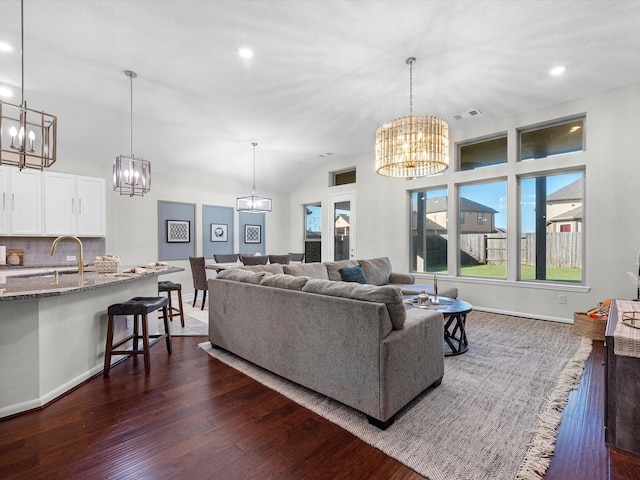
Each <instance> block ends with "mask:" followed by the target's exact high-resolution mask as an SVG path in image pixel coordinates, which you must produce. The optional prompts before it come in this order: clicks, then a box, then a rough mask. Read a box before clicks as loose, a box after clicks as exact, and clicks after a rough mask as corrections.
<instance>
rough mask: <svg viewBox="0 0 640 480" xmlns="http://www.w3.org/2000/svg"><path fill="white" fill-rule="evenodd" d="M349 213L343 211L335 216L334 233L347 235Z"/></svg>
mask: <svg viewBox="0 0 640 480" xmlns="http://www.w3.org/2000/svg"><path fill="white" fill-rule="evenodd" d="M349 227H350V223H349V215H345V214H343V213H341V214H339V215H338V216H336V224H335V234H336V236H337V235H345V236H349Z"/></svg>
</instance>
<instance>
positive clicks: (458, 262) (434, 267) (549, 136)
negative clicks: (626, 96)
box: [410, 114, 587, 289]
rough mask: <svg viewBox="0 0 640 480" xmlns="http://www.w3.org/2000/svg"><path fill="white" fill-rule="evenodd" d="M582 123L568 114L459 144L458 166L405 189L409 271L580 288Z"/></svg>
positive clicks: (584, 160) (583, 134)
mask: <svg viewBox="0 0 640 480" xmlns="http://www.w3.org/2000/svg"><path fill="white" fill-rule="evenodd" d="M585 127H586V117H585V116H584V115H583V114H576V115H573V116H571V117H565V118H563V119H557V120H552V121H549V122H545V123H544V124H542V123H539V124H536V125H529V126H524V127H523V128H516V129H515V130H512V129H510V130H509V131H508V132H507V133H505V132H496V133H495V134H493V135H490V136H484V137H482V138H481V139H480V138H476V139H472V140H468V141H467V140H465V141H464V142H462V143H459V144H458V145H457V148H456V149H455V152H456V154H457V156H458V158H456V163H455V165H456V166H457V167H458V168H457V169H456V170H455V171H453V170H449V172H448V173H447V174H446V177H444V178H446V180H444V181H443V180H441V179H439V178H438V177H434V178H433V179H428V180H427V179H425V186H424V187H422V189H421V190H420V191H413V192H410V194H411V220H410V225H411V247H410V248H411V251H410V269H411V271H412V272H415V273H422V272H424V273H449V274H450V275H458V276H461V277H475V278H479V279H485V278H491V279H494V280H498V281H499V280H501V279H504V280H507V281H510V282H515V281H527V282H548V283H560V284H561V285H566V283H574V284H583V283H584V278H585V273H584V271H583V269H582V265H583V252H584V232H583V229H584V225H585V223H584V210H583V204H584V196H585V193H584V175H585V164H586V157H587V155H586V154H583V153H581V152H583V151H585V138H586V137H585ZM507 145H509V146H510V148H509V149H507ZM514 147H515V148H514ZM543 157H548V158H549V160H547V161H542V160H541V161H537V162H536V161H524V160H534V159H538V158H543ZM491 165H493V166H495V167H494V168H482V167H488V166H491ZM430 182H441V184H440V185H437V186H434V187H431V185H433V184H432V183H430ZM448 195H449V197H448ZM451 195H454V196H453V197H452V196H451ZM508 195H511V197H508ZM447 197H448V198H447ZM448 199H449V200H454V201H452V202H448V201H447V200H448ZM507 205H510V209H509V210H510V216H509V219H507ZM449 217H450V218H452V219H453V221H457V225H456V224H451V225H448V223H447V221H448V218H449ZM508 220H510V221H511V223H509V224H508V223H507V222H508ZM456 227H457V228H456ZM453 230H456V235H455V236H454V237H451V236H449V234H450V233H451V232H452V231H453ZM452 245H453V249H449V248H448V247H449V246H452ZM516 246H517V247H518V248H515V247H516ZM448 250H451V252H449V253H450V255H448V254H447V251H448ZM454 251H455V252H454ZM448 262H455V263H454V264H452V263H448ZM507 262H509V264H508V263H507ZM507 267H509V268H507ZM466 281H467V282H470V283H474V282H475V280H473V279H471V278H469V279H468V280H466ZM480 281H482V280H478V282H480ZM551 288H556V287H551ZM557 288H560V289H562V288H564V287H563V286H558V287H557Z"/></svg>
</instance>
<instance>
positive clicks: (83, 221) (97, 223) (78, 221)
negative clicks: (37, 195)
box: [43, 172, 105, 236]
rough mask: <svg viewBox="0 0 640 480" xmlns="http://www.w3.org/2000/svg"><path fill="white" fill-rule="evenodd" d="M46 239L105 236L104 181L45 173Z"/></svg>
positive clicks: (64, 174)
mask: <svg viewBox="0 0 640 480" xmlns="http://www.w3.org/2000/svg"><path fill="white" fill-rule="evenodd" d="M43 187H44V199H45V201H44V212H45V213H44V218H45V221H44V225H45V227H44V233H45V235H79V236H104V234H105V211H104V195H105V186H104V179H102V178H94V177H82V176H77V175H70V174H66V173H56V172H45V173H44V182H43Z"/></svg>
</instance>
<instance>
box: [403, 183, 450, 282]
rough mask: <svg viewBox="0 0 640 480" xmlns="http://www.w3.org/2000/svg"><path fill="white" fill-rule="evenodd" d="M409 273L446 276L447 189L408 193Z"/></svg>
mask: <svg viewBox="0 0 640 480" xmlns="http://www.w3.org/2000/svg"><path fill="white" fill-rule="evenodd" d="M410 267H411V271H412V272H430V273H447V190H446V189H432V190H423V191H419V192H413V193H412V194H411V265H410Z"/></svg>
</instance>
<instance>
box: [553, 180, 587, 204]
mask: <svg viewBox="0 0 640 480" xmlns="http://www.w3.org/2000/svg"><path fill="white" fill-rule="evenodd" d="M583 184H584V179H583V178H579V179H578V180H576V181H575V182H573V183H570V184H569V185H567V186H566V187H563V188H561V189H559V190H556V191H555V192H553V193H551V194H549V195H547V203H554V202H570V201H576V200H577V201H582V198H583V196H584V195H583V191H584V187H583Z"/></svg>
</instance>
